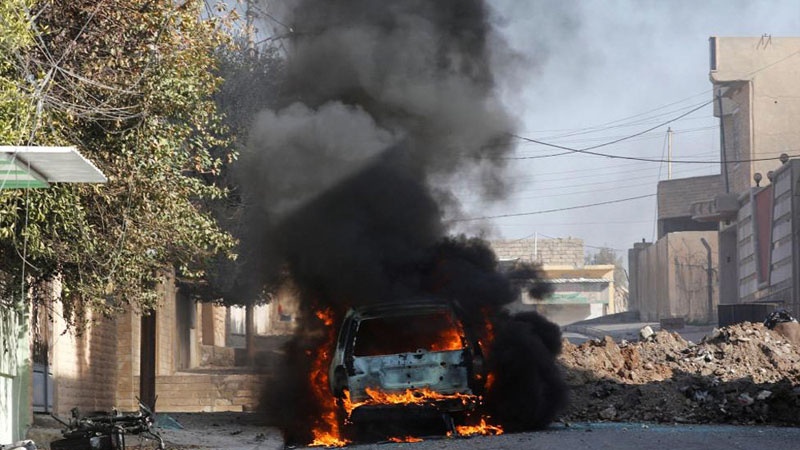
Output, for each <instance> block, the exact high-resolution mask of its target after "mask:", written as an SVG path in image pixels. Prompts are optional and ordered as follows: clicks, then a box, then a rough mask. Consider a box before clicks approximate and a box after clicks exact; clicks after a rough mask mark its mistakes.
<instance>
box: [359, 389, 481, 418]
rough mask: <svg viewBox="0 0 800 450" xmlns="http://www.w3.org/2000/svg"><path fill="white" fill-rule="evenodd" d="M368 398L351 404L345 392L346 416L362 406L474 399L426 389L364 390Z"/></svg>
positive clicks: (464, 395)
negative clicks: (399, 390)
mask: <svg viewBox="0 0 800 450" xmlns="http://www.w3.org/2000/svg"><path fill="white" fill-rule="evenodd" d="M364 390H365V391H366V393H367V395H368V396H369V399H368V400H364V401H363V402H357V403H353V401H352V400H350V392H348V391H345V393H344V394H345V397H344V399H343V402H344V409H345V411H347V415H348V416H349V415H350V413H352V412H353V410H354V409H356V408H358V407H359V406H363V405H412V404H423V403H427V402H431V401H436V400H460V401H461V402H462V403H463V404H465V405H466V404H467V403H468V402H470V401H473V400H474V399H475V396H474V395H468V394H459V393H455V394H440V393H438V392H435V391H432V390H430V389H427V388H423V389H406V390H405V391H402V392H381V391H379V390H377V389H373V388H365V389H364Z"/></svg>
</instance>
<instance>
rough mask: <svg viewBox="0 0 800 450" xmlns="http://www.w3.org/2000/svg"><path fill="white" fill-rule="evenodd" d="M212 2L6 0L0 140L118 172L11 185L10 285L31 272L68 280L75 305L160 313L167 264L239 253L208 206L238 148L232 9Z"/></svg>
mask: <svg viewBox="0 0 800 450" xmlns="http://www.w3.org/2000/svg"><path fill="white" fill-rule="evenodd" d="M203 7H204V3H203V2H202V1H200V0H186V1H181V2H172V1H153V0H105V1H96V0H72V1H69V2H66V1H61V2H51V1H44V0H42V1H32V0H11V1H5V2H3V6H1V7H0V14H1V15H2V16H1V17H2V20H3V23H2V24H1V25H2V28H3V36H2V37H0V45H2V51H0V139H2V140H3V141H4V142H6V143H10V144H19V145H76V146H77V147H78V149H79V150H80V151H81V153H83V154H84V155H85V156H86V157H87V158H89V159H90V160H91V161H92V162H94V164H95V165H97V166H98V168H99V169H100V170H102V171H103V173H104V174H105V175H106V176H107V177H108V180H109V181H108V183H107V184H105V185H56V186H53V187H51V188H50V189H41V190H27V191H20V190H3V191H0V258H2V260H1V261H2V267H3V269H4V270H5V271H7V272H9V273H10V274H11V275H12V278H13V280H16V281H14V282H13V283H9V285H10V287H11V288H12V289H13V288H14V287H15V286H17V287H18V286H19V282H18V281H19V278H20V277H22V276H23V274H25V275H26V276H27V277H29V278H30V280H31V282H32V284H34V285H35V284H37V283H39V282H42V281H46V280H49V279H51V278H53V277H55V276H58V277H59V278H60V279H61V280H62V283H63V286H64V298H63V299H62V301H63V302H64V303H65V305H66V306H68V307H74V306H78V305H89V306H91V307H93V308H95V309H99V310H101V311H105V312H109V311H111V310H112V309H113V308H115V307H120V306H126V305H130V306H133V307H134V308H137V309H148V308H151V307H153V306H154V305H155V303H154V302H155V300H156V295H155V284H156V282H157V281H158V280H160V277H161V274H162V272H163V270H164V269H165V268H168V267H171V266H174V267H176V268H177V269H178V271H179V273H180V274H181V276H183V277H190V278H192V277H193V278H197V277H201V276H202V275H203V271H202V269H203V267H204V266H205V264H206V263H207V261H208V260H209V259H211V258H213V257H216V256H218V255H225V257H229V258H233V257H234V255H233V253H232V249H233V246H234V239H233V238H232V236H231V235H230V234H229V233H227V232H225V231H223V230H221V229H220V227H219V225H218V223H217V222H216V220H215V218H214V217H213V215H212V214H211V213H210V211H209V210H208V208H207V205H208V202H209V201H210V200H212V199H220V198H222V197H224V196H225V195H226V192H225V189H224V188H222V187H220V185H219V184H218V183H216V182H215V179H216V177H217V176H218V175H219V173H220V171H221V170H222V168H223V167H224V165H226V164H228V163H230V162H231V161H233V159H235V156H236V153H235V152H234V151H233V149H232V146H231V145H230V144H229V142H228V140H227V136H228V133H227V130H226V128H225V126H224V125H223V124H222V122H221V121H220V115H219V113H218V111H217V107H216V105H215V102H214V99H213V95H214V93H215V92H216V91H217V89H218V88H219V85H220V83H221V80H220V78H219V77H218V76H217V75H216V72H215V70H216V68H217V58H216V56H215V51H216V49H217V48H219V47H220V45H222V44H225V43H226V42H227V39H228V33H227V29H226V26H228V25H229V23H228V22H227V20H228V19H230V18H231V17H230V16H219V15H217V16H214V17H211V18H208V19H205V20H203V19H201V14H202V13H203ZM211 149H215V151H214V152H212V151H211ZM21 255H24V256H25V258H24V261H25V264H24V265H23V264H22V261H23V259H22V258H21ZM109 299H113V301H109Z"/></svg>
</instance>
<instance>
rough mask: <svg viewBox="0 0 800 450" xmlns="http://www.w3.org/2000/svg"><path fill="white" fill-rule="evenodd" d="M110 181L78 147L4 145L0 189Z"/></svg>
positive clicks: (0, 154) (0, 160) (1, 150)
mask: <svg viewBox="0 0 800 450" xmlns="http://www.w3.org/2000/svg"><path fill="white" fill-rule="evenodd" d="M107 181H108V179H107V178H106V176H105V175H103V173H102V172H101V171H100V170H99V169H98V168H97V167H95V165H94V164H92V162H91V161H89V160H88V159H86V158H84V157H83V155H81V154H80V153H79V152H78V150H77V149H76V148H75V147H28V146H12V145H8V146H0V189H19V188H44V187H48V186H50V183H106V182H107Z"/></svg>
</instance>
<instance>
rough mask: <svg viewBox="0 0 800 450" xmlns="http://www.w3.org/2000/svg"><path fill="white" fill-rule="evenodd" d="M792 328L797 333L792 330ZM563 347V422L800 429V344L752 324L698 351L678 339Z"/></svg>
mask: <svg viewBox="0 0 800 450" xmlns="http://www.w3.org/2000/svg"><path fill="white" fill-rule="evenodd" d="M786 325H787V326H791V325H798V324H797V323H796V322H795V323H794V324H790V323H786ZM648 331H651V330H644V332H642V333H640V338H641V339H640V341H639V342H626V341H622V342H620V343H617V342H615V341H614V340H613V339H611V338H610V337H606V338H604V339H600V340H591V341H587V342H585V343H583V344H580V345H574V344H571V343H569V342H568V341H566V340H565V341H564V343H563V351H562V354H561V356H560V358H559V359H560V362H561V364H562V366H563V367H564V369H565V377H566V380H567V383H568V384H569V385H570V388H571V402H570V406H569V407H568V408H567V410H566V411H565V412H564V414H563V416H562V420H563V421H565V422H575V421H644V422H668V423H734V424H772V425H792V426H797V425H800V415H799V414H798V413H797V412H798V411H799V410H800V344H795V343H793V342H792V341H791V340H790V339H791V338H793V337H794V336H793V335H791V336H787V335H785V334H784V333H788V332H778V331H777V330H770V329H768V328H767V327H765V326H764V325H763V324H760V323H759V324H753V323H749V322H745V323H741V324H736V325H731V326H728V327H724V328H721V329H715V330H714V332H713V333H711V334H710V335H709V336H706V337H705V338H703V340H702V341H701V342H700V343H698V344H694V343H692V342H689V341H686V340H684V339H683V338H682V337H681V336H680V335H679V334H678V333H674V332H668V331H656V332H653V333H650V332H648Z"/></svg>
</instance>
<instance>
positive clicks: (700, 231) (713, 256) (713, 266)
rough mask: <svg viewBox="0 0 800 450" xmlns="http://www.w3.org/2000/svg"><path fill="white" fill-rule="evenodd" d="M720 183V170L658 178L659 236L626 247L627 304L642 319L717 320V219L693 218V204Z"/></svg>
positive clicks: (714, 189)
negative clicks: (689, 175)
mask: <svg viewBox="0 0 800 450" xmlns="http://www.w3.org/2000/svg"><path fill="white" fill-rule="evenodd" d="M720 187H721V177H720V176H719V175H710V176H702V177H693V178H681V179H674V180H664V181H661V182H659V183H658V189H657V204H658V208H657V212H658V240H657V241H656V242H655V243H654V244H651V243H647V242H642V243H636V244H634V248H633V249H631V250H629V251H628V275H629V277H630V283H629V289H630V296H629V299H630V304H629V306H628V308H629V309H630V310H636V311H639V316H640V318H641V320H647V321H659V320H661V319H674V318H681V319H683V320H684V321H686V322H690V323H708V322H713V321H715V320H716V305H717V304H718V302H719V278H718V277H717V274H716V270H717V266H718V262H717V231H716V230H717V224H716V223H712V222H704V221H698V220H696V218H695V217H693V215H692V211H691V204H692V202H695V201H699V200H701V199H705V198H707V196H708V193H709V192H719V190H720Z"/></svg>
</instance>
